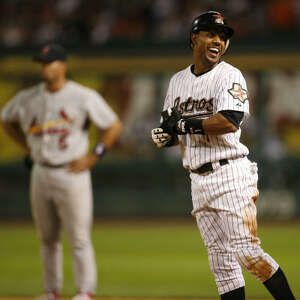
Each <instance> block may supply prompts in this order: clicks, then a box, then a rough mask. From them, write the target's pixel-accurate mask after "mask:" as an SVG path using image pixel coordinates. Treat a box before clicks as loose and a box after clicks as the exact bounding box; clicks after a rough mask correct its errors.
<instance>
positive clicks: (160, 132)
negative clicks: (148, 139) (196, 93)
mask: <svg viewBox="0 0 300 300" xmlns="http://www.w3.org/2000/svg"><path fill="white" fill-rule="evenodd" d="M151 134H152V140H153V142H154V143H155V144H156V146H157V147H158V148H162V147H165V146H168V143H170V142H171V141H172V135H171V134H169V133H167V132H166V131H164V129H163V128H161V127H158V128H154V129H152V131H151Z"/></svg>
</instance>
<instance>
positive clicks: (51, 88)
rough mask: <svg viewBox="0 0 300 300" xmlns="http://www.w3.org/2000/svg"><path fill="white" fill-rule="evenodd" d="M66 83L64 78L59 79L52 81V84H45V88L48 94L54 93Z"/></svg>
mask: <svg viewBox="0 0 300 300" xmlns="http://www.w3.org/2000/svg"><path fill="white" fill-rule="evenodd" d="M66 83H67V80H66V78H61V79H59V80H56V81H53V82H47V83H46V87H47V90H48V92H50V93H55V92H57V91H59V90H61V89H62V88H63V87H64V86H65V84H66Z"/></svg>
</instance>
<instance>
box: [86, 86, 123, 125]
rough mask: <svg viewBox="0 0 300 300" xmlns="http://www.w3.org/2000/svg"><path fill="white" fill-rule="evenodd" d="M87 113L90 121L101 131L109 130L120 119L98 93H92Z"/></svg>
mask: <svg viewBox="0 0 300 300" xmlns="http://www.w3.org/2000/svg"><path fill="white" fill-rule="evenodd" d="M87 111H88V116H89V119H90V120H91V121H92V122H93V123H94V125H95V126H96V127H98V128H100V129H107V128H109V127H110V126H111V125H112V124H113V122H114V121H115V120H117V119H118V116H117V115H116V113H115V112H114V111H113V110H112V109H111V107H110V106H109V105H108V104H107V103H106V101H105V100H104V98H103V97H102V96H101V95H99V94H98V93H97V92H92V91H91V92H90V95H89V98H88V105H87Z"/></svg>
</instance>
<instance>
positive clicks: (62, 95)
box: [1, 81, 117, 165]
mask: <svg viewBox="0 0 300 300" xmlns="http://www.w3.org/2000/svg"><path fill="white" fill-rule="evenodd" d="M1 117H2V120H3V121H7V122H18V123H19V124H20V125H21V127H22V129H23V131H24V133H25V134H26V138H27V144H28V146H29V147H30V148H31V156H32V158H33V160H34V161H35V162H37V163H47V164H53V165H58V164H65V163H69V162H70V161H72V160H74V159H77V158H79V157H81V156H82V155H84V154H85V153H86V152H87V151H88V130H87V127H88V126H86V125H87V124H88V123H89V121H91V122H93V123H94V124H95V125H96V126H97V127H98V128H101V129H107V128H108V127H110V126H111V125H112V123H113V122H114V121H115V120H116V119H117V116H116V114H115V113H114V112H113V111H112V110H111V108H110V107H109V106H108V105H107V104H106V102H105V101H104V99H103V98H102V97H101V96H100V95H99V94H98V93H97V92H96V91H94V90H92V89H89V88H87V87H84V86H82V85H80V84H78V83H75V82H73V81H68V82H67V83H66V85H65V86H64V87H63V88H62V89H61V90H59V91H57V92H55V93H50V92H49V91H47V90H46V87H45V84H44V83H41V84H39V85H36V86H34V87H32V88H29V89H26V90H23V91H21V92H19V93H18V94H17V95H16V96H15V97H14V98H13V99H12V100H11V101H10V102H9V103H8V104H7V105H6V106H5V107H4V109H3V111H2V116H1Z"/></svg>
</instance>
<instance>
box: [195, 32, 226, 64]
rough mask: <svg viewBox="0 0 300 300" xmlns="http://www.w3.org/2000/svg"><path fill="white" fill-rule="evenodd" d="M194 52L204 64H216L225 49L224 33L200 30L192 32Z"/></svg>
mask: <svg viewBox="0 0 300 300" xmlns="http://www.w3.org/2000/svg"><path fill="white" fill-rule="evenodd" d="M192 41H193V44H194V47H193V49H194V54H195V55H196V56H197V57H198V58H200V61H201V62H202V63H203V64H204V65H210V66H213V65H215V64H217V63H218V62H219V60H220V58H221V56H222V54H223V53H224V51H225V44H226V35H225V33H224V32H222V31H218V30H210V31H200V32H199V33H198V34H193V36H192Z"/></svg>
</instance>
